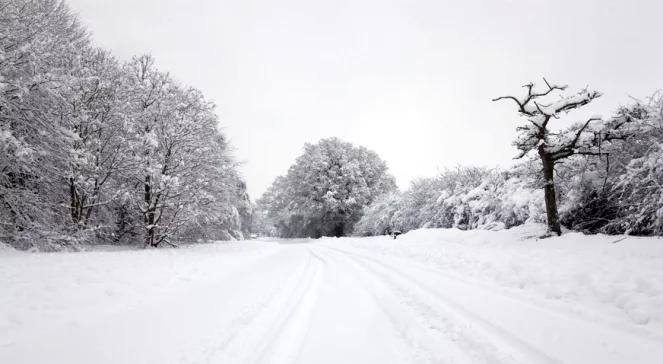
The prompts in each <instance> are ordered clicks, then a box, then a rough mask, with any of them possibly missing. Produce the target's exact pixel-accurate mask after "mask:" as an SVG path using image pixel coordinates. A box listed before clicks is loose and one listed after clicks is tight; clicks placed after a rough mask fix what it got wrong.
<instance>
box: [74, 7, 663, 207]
mask: <svg viewBox="0 0 663 364" xmlns="http://www.w3.org/2000/svg"><path fill="white" fill-rule="evenodd" d="M68 2H69V4H70V5H71V7H72V8H73V10H74V11H76V12H78V13H79V14H80V16H81V19H82V21H83V23H85V24H86V25H87V26H88V28H89V29H90V30H91V32H92V33H93V36H94V39H95V41H96V43H97V44H98V45H99V46H102V47H104V48H109V49H111V50H112V51H113V52H114V53H115V55H116V56H118V57H119V58H120V59H123V60H125V59H129V58H130V57H131V56H132V55H134V54H140V53H151V54H152V55H154V56H155V58H156V60H157V64H158V65H159V67H160V68H161V69H162V70H165V71H169V72H170V73H171V75H172V76H173V77H175V78H176V79H178V80H179V81H181V82H183V83H185V84H188V85H191V86H194V87H196V88H199V89H201V90H202V91H203V92H204V93H205V95H206V96H207V97H208V98H210V99H211V100H213V101H214V102H215V103H216V104H217V107H218V109H217V112H218V114H219V116H220V119H221V124H222V127H223V130H224V131H225V133H226V134H227V136H228V137H229V138H230V140H231V142H232V143H233V145H234V148H235V155H236V156H237V157H238V159H240V160H242V161H243V162H245V164H244V166H243V168H242V171H243V173H244V175H245V177H246V179H247V182H248V186H249V192H250V194H251V196H252V198H254V199H255V198H257V197H259V195H260V194H261V193H262V192H263V191H264V190H265V189H266V187H267V186H268V185H269V184H271V182H272V180H273V179H274V178H275V177H276V176H277V175H280V174H284V173H285V172H286V171H287V169H288V167H289V166H290V164H291V163H292V162H293V161H294V159H295V158H296V157H297V156H298V155H299V154H301V152H302V146H303V144H304V143H305V142H316V141H318V140H319V139H321V138H326V137H331V136H337V137H340V138H342V139H345V140H347V141H350V142H353V143H355V144H360V145H364V146H366V147H368V148H369V149H372V150H375V151H376V152H377V153H378V154H380V156H381V157H382V158H383V159H385V160H386V161H387V162H388V164H389V167H390V169H391V172H392V173H393V174H394V176H396V178H397V181H398V183H399V185H400V187H401V188H406V187H407V186H408V183H409V181H410V180H412V179H413V178H416V177H420V176H433V175H435V174H436V172H437V171H438V170H440V169H443V168H445V167H453V166H455V165H458V164H463V165H480V166H497V165H501V166H505V165H509V164H510V163H511V161H510V159H511V158H512V157H513V156H514V155H515V154H516V151H515V149H514V148H513V147H512V146H511V141H512V140H513V138H514V135H515V127H516V125H517V124H518V117H517V115H516V113H515V110H514V108H513V106H512V105H510V104H508V103H501V104H500V103H493V102H491V101H490V100H491V98H493V97H496V96H499V95H502V94H509V93H511V94H513V93H518V92H520V91H521V89H520V86H521V85H522V84H524V83H526V82H528V81H530V80H534V81H536V80H540V78H541V76H545V77H547V78H548V80H550V81H554V82H557V83H565V84H569V85H570V86H571V88H573V89H574V90H577V89H579V88H583V87H585V86H587V85H590V86H591V87H594V88H597V89H599V90H600V91H602V92H603V93H604V94H605V95H604V96H603V97H602V98H601V99H599V100H597V101H596V102H595V103H593V104H592V105H590V106H591V108H590V106H588V108H590V110H587V112H588V113H591V114H596V113H601V114H603V115H604V116H609V115H610V113H611V111H613V110H614V109H615V108H616V107H617V106H618V105H619V104H623V103H627V102H629V100H630V99H629V97H630V96H634V97H639V98H643V97H645V96H648V95H650V94H651V93H653V92H654V91H656V90H658V89H659V88H661V87H662V86H663V47H661V42H662V39H661V24H660V18H661V14H663V5H662V4H663V2H661V1H657V0H651V1H637V0H631V1H613V0H588V1H580V0H576V1H566V0H564V1H560V0H555V1H552V0H551V1H537V0H522V1H516V0H511V1H498V0H492V1H491V0H485V1H467V0H463V1H461V0H458V1H443V0H430V1H414V0H403V1H389V0H336V1H311V0H280V1H258V0H255V1H251V0H236V1H223V0H69V1H68ZM580 116H581V115H578V117H580Z"/></svg>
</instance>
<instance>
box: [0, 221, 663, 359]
mask: <svg viewBox="0 0 663 364" xmlns="http://www.w3.org/2000/svg"><path fill="white" fill-rule="evenodd" d="M493 234H494V233H493ZM408 235H409V234H408ZM436 239H438V238H436ZM440 239H444V238H439V239H438V240H440ZM414 240H416V235H414V236H413V237H411V238H409V240H408V236H407V235H405V236H403V239H400V238H399V240H398V241H391V240H389V239H387V238H373V239H325V240H322V241H317V242H309V241H303V240H302V241H296V242H290V243H287V244H279V243H275V242H247V243H227V244H216V245H205V246H193V247H187V248H182V249H163V250H137V251H107V252H83V253H57V254H28V253H18V252H0V285H1V286H0V287H1V288H2V293H1V295H0V363H16V364H18V363H67V364H71V363H385V364H386V363H528V364H529V363H602V364H608V363H663V338H662V335H661V332H660V331H659V330H658V329H659V328H660V317H657V316H656V315H657V314H658V312H659V311H656V310H654V311H642V312H641V314H643V315H646V320H645V321H646V322H645V321H642V320H638V318H641V316H637V317H636V319H633V317H632V316H629V315H627V314H626V313H624V312H625V311H624V310H623V309H620V308H615V307H612V306H611V304H610V302H611V301H609V300H607V301H606V300H603V301H601V302H599V301H597V302H594V301H593V300H592V299H591V297H588V296H587V295H584V294H581V292H579V289H580V288H578V287H581V286H582V285H581V284H578V285H577V287H576V288H574V289H575V295H574V294H568V295H566V296H564V297H562V298H560V297H550V296H548V297H547V296H546V295H543V294H541V295H540V294H537V292H538V291H537V289H536V285H530V286H529V287H530V288H531V287H534V288H532V289H529V288H528V286H527V285H525V286H520V287H516V288H514V287H511V286H510V285H508V284H502V283H503V282H502V283H500V280H499V279H489V278H487V277H482V276H481V275H480V274H470V273H469V271H466V272H464V271H463V270H462V269H460V268H454V266H453V265H450V264H446V265H445V264H435V263H436V262H437V263H440V259H437V258H435V256H434V254H432V253H431V252H434V249H432V248H429V246H427V245H425V244H424V243H423V242H422V243H421V244H418V243H417V242H416V241H414ZM407 244H410V245H407ZM435 244H436V245H435V246H436V247H445V248H444V250H443V252H446V256H447V258H449V257H452V258H453V257H455V258H457V259H465V260H466V265H467V266H470V265H476V264H479V263H480V264H482V265H485V264H490V265H491V267H492V268H490V269H493V270H495V269H497V268H495V267H496V266H499V265H500V264H502V263H503V264H504V266H505V267H509V268H508V269H512V267H511V265H512V263H509V262H505V261H504V259H503V258H504V257H503V256H499V254H498V253H497V249H496V250H495V254H487V255H488V256H491V257H493V258H485V257H484V258H481V253H480V251H482V250H481V249H483V252H484V253H486V252H490V249H494V248H495V247H494V246H492V245H490V244H488V245H485V244H484V245H476V244H475V245H467V246H466V247H462V252H467V251H468V249H470V250H471V249H474V250H476V253H475V254H469V255H467V256H462V255H461V254H460V253H458V251H456V250H455V249H457V248H458V246H457V245H458V244H456V245H454V244H455V243H452V242H448V243H446V244H447V245H445V243H441V242H439V241H437V242H435ZM529 244H536V243H535V242H529ZM546 244H547V243H546ZM554 244H555V243H554V241H553V242H552V243H550V245H551V246H552V247H550V248H545V249H546V251H549V252H550V254H551V255H553V257H558V256H555V255H554V251H556V250H559V249H560V248H561V246H556V245H554ZM597 244H598V243H597ZM512 245H513V244H512ZM613 245H614V244H613ZM659 245H660V244H659ZM454 247H455V248H454ZM597 249H598V248H589V250H591V251H592V252H593V253H592V254H595V253H597ZM609 249H613V248H609ZM614 249H618V248H614ZM643 249H646V248H643ZM656 249H657V250H655V251H656V252H659V250H660V249H659V248H656ZM505 250H507V251H508V249H507V248H506V247H505V246H500V247H499V251H500V252H502V253H504V251H505ZM515 251H516V250H514V252H515ZM517 251H521V252H522V251H524V250H523V249H518V250H517ZM527 251H529V250H527ZM634 251H636V252H643V250H642V249H639V248H638V249H635V248H634ZM416 252H418V253H421V254H424V252H425V255H426V256H427V258H426V259H423V258H421V257H419V258H418V257H417V254H414V253H416ZM439 252H440V251H439V250H438V251H437V253H439ZM558 253H559V251H558ZM599 253H600V252H599ZM645 253H646V252H645ZM527 254H530V253H527ZM531 254H535V253H531ZM636 255H637V254H636ZM468 256H469V257H475V258H476V259H483V260H481V261H479V260H475V261H472V260H471V259H468ZM509 256H514V255H513V254H509ZM532 256H533V255H530V256H529V258H532ZM579 256H580V258H578V259H584V258H583V254H579ZM613 256H614V257H616V258H615V262H614V263H615V264H616V265H615V267H616V269H618V268H619V266H618V262H617V260H619V261H622V262H623V260H624V259H623V258H619V257H620V256H621V255H620V254H613V253H612V251H609V252H608V253H604V254H603V259H612V258H610V257H613ZM628 256H631V255H628ZM643 256H644V258H642V259H641V260H642V261H643V264H645V263H647V259H649V258H648V257H650V256H651V255H648V254H644V253H643ZM606 257H608V258H606ZM654 258H655V259H659V260H658V263H660V256H656V255H654ZM490 259H494V260H492V261H491V260H490ZM570 259H575V258H570ZM638 259H639V258H638ZM567 263H568V261H567V262H566V263H564V262H563V261H561V259H560V262H559V264H560V267H562V268H566V266H564V264H567ZM537 264H544V263H541V261H540V262H539V263H537ZM645 265H646V264H645ZM461 266H463V265H461ZM590 266H591V265H590ZM549 268H550V270H552V271H554V270H555V269H556V268H557V267H556V266H555V265H554V264H552V265H551V266H550V267H549ZM640 268H641V267H640ZM490 269H488V268H486V269H484V270H482V272H488V271H491V270H490ZM505 269H507V268H505ZM526 269H527V267H526V266H525V267H521V269H520V270H526ZM634 269H635V268H634ZM646 269H649V268H646ZM652 269H654V268H652ZM504 272H508V270H504ZM647 273H648V274H647V275H648V276H651V275H654V278H660V277H659V276H657V274H660V270H659V271H652V272H647ZM514 274H516V275H517V272H516V273H514ZM551 274H552V273H551ZM493 278H494V277H493ZM557 278H559V277H557ZM557 278H556V277H555V275H554V274H552V275H551V276H550V277H549V281H553V282H554V281H555V279H557ZM532 279H535V277H532ZM574 279H575V280H578V279H576V278H574ZM633 279H636V280H637V279H640V278H639V277H633ZM559 284H563V283H559ZM658 287H659V288H660V286H658ZM572 288H573V287H572ZM651 289H653V288H651ZM656 289H658V288H656ZM656 289H654V291H655V290H656ZM645 292H648V291H645ZM657 292H658V291H657ZM660 293H661V292H658V296H656V295H653V296H652V295H649V296H648V297H650V298H651V299H653V300H654V301H653V304H654V305H655V304H658V303H660ZM617 294H620V292H617ZM645 301H646V302H645ZM645 301H642V300H641V301H638V302H645V303H648V304H650V303H652V302H650V301H647V299H645ZM643 307H646V306H643ZM643 312H644V313H643ZM652 312H653V314H652Z"/></svg>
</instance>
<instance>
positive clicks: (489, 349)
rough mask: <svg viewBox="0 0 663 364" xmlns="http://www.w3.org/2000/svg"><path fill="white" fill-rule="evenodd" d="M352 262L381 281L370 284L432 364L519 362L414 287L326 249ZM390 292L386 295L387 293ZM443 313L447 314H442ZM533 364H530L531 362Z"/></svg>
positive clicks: (394, 319) (407, 336)
mask: <svg viewBox="0 0 663 364" xmlns="http://www.w3.org/2000/svg"><path fill="white" fill-rule="evenodd" d="M325 248H326V249H330V250H332V251H334V252H335V253H337V254H338V255H340V256H342V257H343V258H342V259H345V260H348V261H351V262H352V263H353V265H354V266H355V270H359V271H360V274H361V275H364V276H366V275H368V276H370V277H372V278H373V280H374V281H376V282H377V285H378V286H380V288H378V287H376V284H366V285H365V286H366V287H367V289H369V290H371V291H373V292H372V293H373V295H374V297H375V298H376V301H377V302H378V304H379V305H380V306H382V308H383V310H384V311H385V313H386V314H387V315H388V316H389V318H390V320H392V322H393V323H394V325H395V326H396V328H397V329H398V330H400V331H401V334H402V335H403V336H404V338H405V340H406V341H407V342H408V344H409V345H410V346H412V347H413V348H414V349H415V350H416V351H420V352H421V351H423V352H424V353H425V355H426V357H427V359H428V360H427V361H428V362H431V363H487V364H498V363H500V364H515V363H519V362H518V361H516V360H515V359H514V358H513V357H512V356H510V355H508V354H506V353H504V352H503V351H501V350H500V349H499V348H498V347H496V346H495V345H494V343H492V342H487V341H486V339H485V338H483V337H477V335H476V333H474V332H472V327H471V326H470V325H467V324H466V323H463V322H457V321H453V320H452V319H451V318H450V317H449V314H448V312H446V311H444V310H440V308H439V305H437V306H435V307H434V305H430V304H428V303H427V302H426V301H428V302H430V299H427V300H422V299H421V296H420V295H419V296H418V295H416V294H414V293H413V292H412V289H411V287H405V285H401V284H396V283H395V282H394V281H393V279H391V277H389V276H387V275H385V274H384V273H383V272H380V271H378V270H376V269H375V268H374V267H372V266H371V265H369V264H367V263H366V262H364V261H362V260H360V259H358V258H357V257H355V256H352V255H349V254H348V252H346V251H343V250H341V249H335V248H331V247H325ZM385 290H386V291H388V292H389V294H388V295H386V294H385V293H384V292H376V291H385ZM440 311H443V312H440ZM528 363H529V362H528Z"/></svg>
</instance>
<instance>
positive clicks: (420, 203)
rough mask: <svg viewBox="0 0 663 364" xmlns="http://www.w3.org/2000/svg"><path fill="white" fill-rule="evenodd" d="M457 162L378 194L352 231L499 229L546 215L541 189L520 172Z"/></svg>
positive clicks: (366, 232) (540, 218) (360, 233)
mask: <svg viewBox="0 0 663 364" xmlns="http://www.w3.org/2000/svg"><path fill="white" fill-rule="evenodd" d="M522 171H523V168H521V167H518V168H514V169H512V170H511V171H509V172H504V171H499V170H492V169H486V168H475V167H471V168H467V167H458V168H456V169H454V170H446V171H443V172H442V173H440V175H439V176H437V177H435V178H427V179H420V180H417V181H415V182H413V183H412V184H411V185H410V188H409V189H408V190H406V191H405V192H403V193H400V194H389V195H386V196H382V197H381V198H380V199H378V200H376V201H375V202H374V203H373V204H371V205H370V206H369V207H368V208H367V209H366V210H365V212H364V215H363V217H362V219H361V220H360V221H359V222H358V223H357V225H356V229H355V234H356V235H379V234H384V232H385V231H387V230H390V229H398V230H402V231H409V230H414V229H419V228H458V229H463V230H469V229H502V228H509V227H512V226H516V225H520V224H523V223H525V222H541V221H544V211H545V210H544V207H543V198H542V195H543V193H542V192H541V190H540V188H536V185H535V184H534V182H533V181H532V180H531V179H530V178H529V177H527V176H526V175H522Z"/></svg>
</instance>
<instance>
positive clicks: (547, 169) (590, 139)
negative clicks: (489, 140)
mask: <svg viewBox="0 0 663 364" xmlns="http://www.w3.org/2000/svg"><path fill="white" fill-rule="evenodd" d="M544 82H545V85H546V86H545V88H544V89H543V90H542V91H536V90H535V85H534V84H533V83H528V84H526V85H524V86H523V87H524V88H525V89H526V90H527V93H526V94H525V95H524V96H523V97H516V96H501V97H498V98H496V99H493V101H499V100H511V101H513V102H515V103H516V105H517V108H518V113H519V114H520V115H521V116H522V117H524V118H525V119H526V121H527V122H526V123H523V124H522V125H521V126H519V127H518V129H517V130H518V137H517V139H516V141H515V142H514V145H515V146H516V147H517V148H518V150H519V151H520V152H519V154H518V156H517V157H516V158H522V157H524V156H526V155H528V154H529V153H530V152H532V151H535V152H536V153H538V155H539V158H540V159H541V163H542V167H543V179H544V184H543V189H544V195H545V196H544V198H545V203H546V216H547V221H548V229H549V231H550V232H552V233H555V234H558V235H559V234H561V233H562V230H561V226H560V222H559V213H558V210H557V196H556V193H555V182H554V175H555V164H556V163H558V162H559V161H560V160H563V159H565V158H568V157H570V156H572V155H600V154H601V151H600V150H599V149H598V148H600V143H598V141H599V140H600V138H599V137H597V136H598V135H599V134H600V132H599V130H600V126H601V125H602V123H596V124H598V125H599V127H595V126H593V125H592V126H590V124H592V123H593V122H601V118H600V117H591V118H589V119H588V120H586V121H585V122H582V123H578V124H575V125H573V126H572V127H570V128H568V129H566V130H563V131H558V130H555V129H553V126H552V125H550V122H551V121H553V120H556V119H559V118H560V116H561V115H563V114H566V113H568V112H569V111H571V110H574V109H577V108H579V107H581V106H584V105H587V104H588V103H590V102H591V101H592V100H594V99H596V98H597V97H599V96H601V93H599V92H598V91H594V90H588V89H584V90H581V91H580V92H578V93H577V94H575V95H571V96H563V95H560V92H562V91H565V90H566V88H567V86H559V85H555V84H550V83H549V82H548V81H546V80H545V79H544ZM553 95H557V96H558V98H557V99H551V97H552V96H553ZM604 138H606V136H604Z"/></svg>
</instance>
